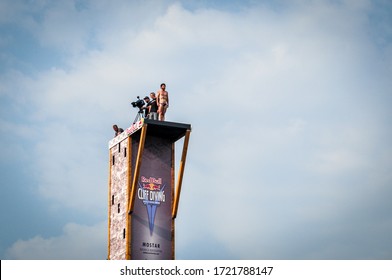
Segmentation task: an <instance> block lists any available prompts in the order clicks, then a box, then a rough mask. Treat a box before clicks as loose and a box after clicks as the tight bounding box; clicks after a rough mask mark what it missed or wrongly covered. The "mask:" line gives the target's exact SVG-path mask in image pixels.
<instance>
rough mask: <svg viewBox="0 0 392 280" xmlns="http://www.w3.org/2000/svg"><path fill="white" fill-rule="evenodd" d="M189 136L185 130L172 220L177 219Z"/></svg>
mask: <svg viewBox="0 0 392 280" xmlns="http://www.w3.org/2000/svg"><path fill="white" fill-rule="evenodd" d="M190 135H191V130H190V129H187V131H186V133H185V139H184V146H183V147H182V155H181V161H180V167H179V170H178V180H177V186H176V190H175V196H174V203H173V211H172V219H175V218H176V217H177V212H178V203H179V202H180V195H181V186H182V178H183V176H184V169H185V162H186V155H187V152H188V145H189V137H190Z"/></svg>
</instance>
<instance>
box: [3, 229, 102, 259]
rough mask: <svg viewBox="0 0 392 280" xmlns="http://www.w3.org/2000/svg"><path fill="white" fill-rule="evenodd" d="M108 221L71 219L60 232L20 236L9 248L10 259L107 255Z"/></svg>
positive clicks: (97, 257)
mask: <svg viewBox="0 0 392 280" xmlns="http://www.w3.org/2000/svg"><path fill="white" fill-rule="evenodd" d="M105 230H107V223H105V222H102V223H99V224H96V225H93V226H85V225H78V224H73V223H69V224H66V225H65V226H64V228H63V232H62V234H61V235H59V236H54V237H47V238H45V237H42V236H35V237H33V238H31V239H28V240H18V241H16V242H15V243H14V244H13V245H12V246H11V247H10V248H8V249H7V252H6V255H5V257H6V258H7V259H17V260H18V259H19V260H30V259H31V260H51V259H55V260H67V259H69V260H84V259H105V258H106V256H107V252H106V250H107V248H106V245H105V244H106V243H107V235H106V234H107V232H106V231H105Z"/></svg>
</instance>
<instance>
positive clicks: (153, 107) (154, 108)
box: [147, 92, 158, 120]
mask: <svg viewBox="0 0 392 280" xmlns="http://www.w3.org/2000/svg"><path fill="white" fill-rule="evenodd" d="M150 97H151V101H150V102H148V103H147V105H148V106H149V108H150V112H149V116H148V118H149V119H151V120H158V104H157V99H156V98H155V92H151V93H150Z"/></svg>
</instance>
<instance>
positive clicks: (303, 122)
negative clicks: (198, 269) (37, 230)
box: [11, 1, 391, 258]
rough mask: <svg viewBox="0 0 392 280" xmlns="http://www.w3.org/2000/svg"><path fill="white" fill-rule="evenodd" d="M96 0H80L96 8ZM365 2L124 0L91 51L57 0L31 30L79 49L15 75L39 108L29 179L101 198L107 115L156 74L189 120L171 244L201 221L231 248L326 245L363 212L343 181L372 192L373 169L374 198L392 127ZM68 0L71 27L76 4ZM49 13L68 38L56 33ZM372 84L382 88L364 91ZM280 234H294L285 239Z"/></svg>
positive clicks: (57, 192) (75, 199)
mask: <svg viewBox="0 0 392 280" xmlns="http://www.w3.org/2000/svg"><path fill="white" fill-rule="evenodd" d="M104 3H105V2H100V4H99V5H98V6H95V5H94V4H93V3H92V2H91V3H90V4H89V5H91V8H92V10H93V11H96V10H100V9H102V7H103V6H105V4H104ZM301 3H302V4H301ZM305 3H306V5H305ZM363 3H364V4H363V5H359V6H356V5H357V4H354V3H353V2H350V1H346V2H344V3H342V4H333V3H327V2H322V1H321V2H320V1H315V2H311V3H310V5H309V1H297V2H296V4H295V5H292V6H291V8H287V9H285V10H284V11H282V12H277V11H272V10H269V9H268V8H266V7H263V6H257V5H255V6H254V7H252V9H243V10H241V12H239V13H236V14H232V13H229V12H224V11H217V10H213V9H198V10H196V11H189V10H186V9H184V8H183V7H182V6H181V5H180V4H173V5H169V6H165V5H163V6H159V7H158V8H157V9H156V10H154V11H153V12H152V13H151V14H149V13H147V12H146V11H148V8H149V7H151V6H150V5H151V4H148V5H147V6H140V7H138V8H137V10H136V11H138V12H139V14H138V15H137V16H136V19H141V18H143V20H144V19H145V20H146V21H143V23H140V24H138V25H135V23H136V22H137V20H136V19H135V18H132V17H131V18H130V19H127V16H126V15H127V13H129V12H130V9H131V8H134V7H133V6H130V7H122V9H121V13H120V16H119V19H117V20H111V19H110V17H109V16H107V17H104V19H103V20H102V21H99V23H100V26H101V28H102V29H100V30H99V31H97V34H99V35H97V36H98V39H97V40H98V41H99V42H100V43H101V45H100V48H93V49H92V50H91V49H89V48H88V44H87V41H88V40H87V41H86V39H85V38H86V36H88V34H87V33H88V32H89V30H90V29H89V28H91V22H87V23H85V25H83V24H82V27H81V28H80V29H78V32H77V33H76V34H72V32H70V31H72V30H74V29H75V28H76V27H75V26H73V25H71V26H63V24H62V22H61V20H62V19H63V20H64V19H68V17H67V16H66V13H65V12H64V14H61V17H59V18H57V17H55V16H54V15H56V14H57V13H59V11H60V10H59V7H52V8H51V9H55V10H54V11H52V10H50V11H49V12H48V13H47V15H46V17H45V20H44V21H43V23H42V24H44V25H45V27H46V28H44V29H43V33H44V34H42V35H40V36H41V37H40V38H41V39H42V40H44V41H45V42H51V43H53V44H55V45H56V44H60V45H61V44H64V42H65V41H72V42H71V43H70V47H71V48H73V47H72V46H74V48H75V49H78V50H85V52H83V51H82V52H78V55H74V56H71V57H70V59H69V61H67V64H68V66H69V68H68V69H66V70H64V69H55V68H54V69H52V70H50V71H47V72H45V73H40V75H38V76H37V78H36V80H34V81H29V83H28V87H27V86H26V87H25V89H26V92H27V94H30V98H28V101H29V102H31V105H32V106H33V107H34V108H35V109H36V110H35V111H34V113H32V114H29V115H28V118H29V120H30V121H36V122H37V129H38V131H39V132H38V134H39V137H38V136H36V139H39V142H38V143H36V145H35V149H34V150H33V154H32V156H33V157H35V158H36V172H37V174H36V176H37V178H38V180H39V182H40V185H39V191H40V193H41V194H42V195H44V196H45V197H47V198H48V199H49V200H52V201H54V204H59V206H67V207H70V208H72V209H77V210H78V211H79V210H80V211H85V212H89V211H90V212H91V211H92V210H93V209H99V211H102V209H103V208H104V207H106V204H105V203H106V190H107V189H106V188H107V186H106V183H107V179H106V178H107V158H106V142H107V140H108V139H109V138H110V137H111V136H112V131H111V124H112V123H115V122H117V123H119V125H120V126H122V127H126V126H128V125H129V124H130V122H131V121H132V120H133V117H134V116H133V115H134V114H136V111H135V112H133V111H132V108H131V106H130V101H133V99H134V98H135V97H136V95H140V96H143V95H145V94H147V93H148V92H150V91H152V90H156V89H157V87H158V85H159V84H160V83H161V82H162V81H163V82H166V83H167V85H168V90H169V93H170V97H171V106H170V108H169V110H168V119H169V120H174V121H180V122H189V123H191V124H192V125H193V132H192V136H191V145H190V150H189V157H188V164H187V171H186V174H185V181H184V191H183V200H182V202H181V204H180V211H182V213H180V214H179V219H178V222H177V225H176V227H177V228H178V230H179V232H182V234H183V235H182V237H180V240H182V241H181V242H182V244H187V243H192V242H194V241H195V240H197V241H198V242H200V231H202V236H211V237H212V239H213V240H220V241H221V242H222V244H221V249H222V251H223V252H226V253H227V252H230V253H231V254H232V256H234V257H239V258H261V257H262V258H269V257H271V256H273V257H277V258H279V256H289V257H290V256H292V257H295V256H300V257H301V256H302V257H304V256H305V257H306V256H309V257H310V256H321V255H322V253H319V252H324V250H325V252H327V251H328V250H332V251H336V250H337V249H336V248H333V249H331V247H328V246H327V248H326V249H325V248H322V245H320V244H317V242H319V241H320V240H322V238H323V237H325V236H328V233H331V232H332V233H331V234H332V235H336V236H338V235H339V233H341V232H343V234H346V235H347V234H351V233H352V232H351V231H350V230H344V229H342V228H341V227H343V228H344V227H347V228H349V227H350V224H349V223H348V224H347V225H345V224H344V221H343V220H344V219H345V218H347V217H348V216H350V215H352V213H354V212H355V210H356V209H359V210H361V207H360V204H361V201H362V199H364V196H363V195H358V196H356V197H354V198H352V197H351V193H352V192H355V193H357V194H358V193H364V194H368V193H369V190H370V189H371V187H372V184H370V182H371V179H372V178H377V177H378V175H382V176H381V177H382V178H384V180H383V181H382V182H381V181H377V180H376V181H375V183H374V184H376V185H377V186H375V187H374V188H375V189H377V190H378V191H379V193H378V195H379V196H380V197H382V196H383V195H385V194H387V190H386V189H385V188H384V187H382V186H383V184H388V183H390V179H391V178H390V177H388V176H386V171H385V169H386V166H388V164H389V160H386V159H381V156H379V154H381V153H382V151H387V153H388V154H389V153H390V151H391V149H390V144H389V143H386V142H384V141H380V140H379V139H380V137H385V136H390V132H389V133H385V132H383V131H385V130H388V128H389V126H388V124H389V122H388V121H387V120H388V118H389V117H390V113H388V112H389V108H388V107H387V105H386V102H385V101H387V100H389V99H390V98H388V97H386V96H387V94H388V93H389V88H390V87H389V85H388V84H387V83H386V81H387V80H386V79H385V77H387V76H388V74H390V73H386V72H388V71H386V72H385V71H383V70H380V68H379V67H378V66H379V65H384V64H383V63H387V62H383V59H382V55H380V56H378V55H376V53H377V52H376V47H375V46H374V45H373V44H372V42H371V41H370V40H369V37H368V35H367V34H366V33H364V32H363V30H364V29H365V28H366V26H367V24H368V23H367V21H366V20H365V18H366V17H365V16H366V11H367V10H368V9H370V6H369V5H367V2H366V1H364V2H363ZM64 5H65V4H64ZM67 5H68V4H67ZM123 8H124V9H123ZM65 11H68V12H69V14H70V15H71V16H70V17H69V18H71V19H73V20H74V21H75V23H74V25H77V24H76V23H78V22H79V21H80V18H79V17H80V16H81V15H80V14H78V13H81V12H80V11H77V10H76V8H75V7H71V6H68V7H67V9H65ZM115 11H117V10H116V8H114V7H111V9H110V10H109V15H113V14H115ZM84 13H87V11H82V14H83V15H84ZM132 14H133V15H134V14H135V13H132ZM143 15H145V16H144V17H143ZM75 17H76V18H75ZM93 20H95V19H93ZM128 20H129V21H128ZM106 21H107V22H108V24H109V26H110V27H104V26H103V25H104V23H106ZM51 24H53V26H51ZM57 25H61V26H62V28H64V29H67V30H66V32H65V34H66V35H67V34H68V35H69V36H65V37H64V38H60V37H58V34H56V32H55V30H56V26H57ZM109 30H111V31H113V32H109ZM116 30H119V32H118V33H116V32H114V31H116ZM101 31H102V32H101ZM73 36H75V37H73ZM383 55H386V54H383ZM374 59H376V61H373V60H374ZM386 61H388V60H386ZM389 61H391V60H389ZM385 69H390V68H385ZM373 70H374V72H373ZM389 71H390V70H389ZM380 72H381V73H382V74H383V75H382V76H381V78H378V77H379V76H378V75H379V73H380ZM11 83H12V81H11ZM374 85H375V86H376V88H377V92H380V94H374V93H373V92H369V89H371V88H372V87H373V86H374ZM39 126H40V127H39ZM380 144H381V145H380ZM375 166H377V167H380V169H377V168H375ZM357 178H360V179H357ZM361 179H362V182H361ZM342 190H343V191H342ZM91 194H95V197H93V198H92V197H91ZM379 196H376V197H375V198H374V201H377V197H379ZM201 201H202V204H203V206H204V207H201V205H200V202H201ZM335 206H337V207H335ZM361 211H362V210H361ZM363 212H364V211H363ZM195 213H197V214H195ZM375 215H376V214H375ZM228 221H233V222H232V223H231V222H228ZM324 224H326V225H328V226H330V227H331V228H333V229H331V230H330V229H328V228H327V226H324ZM200 225H204V226H203V227H201V226H200ZM334 226H336V229H335V228H334ZM309 228H311V230H310V232H309V233H308V232H307V230H308V229H309ZM385 228H388V225H386V227H384V229H385ZM291 232H294V234H293V235H292V236H290V233H291ZM303 232H307V233H306V234H305V236H307V237H309V236H310V237H312V236H315V237H314V242H315V244H313V245H312V246H313V248H310V249H309V251H306V252H305V250H304V251H303V253H302V255H301V254H300V253H298V254H297V255H296V254H295V253H293V252H294V251H295V250H294V249H293V248H296V247H295V246H300V245H304V248H307V246H308V245H307V244H305V243H306V240H304V239H301V233H303ZM65 235H67V234H65ZM184 235H186V237H184ZM365 236H366V235H365ZM244 240H252V242H249V243H245V245H243V244H244V242H243V241H244ZM49 241H50V240H45V239H42V238H40V237H36V238H34V239H32V240H30V241H28V244H27V245H28V246H30V245H29V244H30V243H31V244H35V243H44V244H46V245H45V246H48V247H50V246H52V245H53V243H54V242H53V241H50V242H49ZM289 241H293V242H295V244H296V245H291V246H292V247H290V248H287V249H286V248H285V246H290V242H289ZM22 245H23V246H27V245H25V241H23V242H20V244H19V246H22ZM15 246H16V245H15ZM15 246H14V247H13V248H14V249H13V250H16V249H17V248H19V247H17V246H16V247H15ZM23 246H22V247H23ZM309 246H310V245H309ZM312 246H310V247H312ZM253 247H258V248H265V250H263V249H260V250H256V251H255V250H252V248H253ZM179 250H181V249H179ZM317 250H318V251H317ZM275 252H276V253H275ZM15 254H16V253H15ZM332 255H333V253H331V254H330V253H326V256H332ZM338 255H339V253H336V254H335V256H338ZM15 256H16V255H15ZM61 256H62V255H61ZM183 256H184V257H185V258H186V253H183ZM350 256H351V257H353V256H354V255H350ZM363 256H364V255H360V256H359V257H360V258H361V257H363ZM375 256H377V253H375ZM380 256H381V255H380Z"/></svg>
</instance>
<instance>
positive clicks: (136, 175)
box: [128, 124, 147, 214]
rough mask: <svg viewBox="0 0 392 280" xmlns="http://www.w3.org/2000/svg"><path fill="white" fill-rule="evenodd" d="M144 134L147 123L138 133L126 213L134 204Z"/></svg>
mask: <svg viewBox="0 0 392 280" xmlns="http://www.w3.org/2000/svg"><path fill="white" fill-rule="evenodd" d="M146 134H147V124H143V127H142V131H141V133H140V143H139V149H138V152H137V158H136V165H135V171H134V174H133V180H132V189H131V194H130V197H129V204H128V214H132V212H133V208H134V206H135V194H136V189H137V186H136V184H137V182H138V180H139V174H140V167H141V164H142V157H143V151H144V142H145V141H146Z"/></svg>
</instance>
